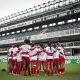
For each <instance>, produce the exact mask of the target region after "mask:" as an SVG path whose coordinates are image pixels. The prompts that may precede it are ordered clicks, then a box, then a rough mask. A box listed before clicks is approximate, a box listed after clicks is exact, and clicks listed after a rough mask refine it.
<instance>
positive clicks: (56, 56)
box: [53, 50, 60, 59]
mask: <svg viewBox="0 0 80 80" xmlns="http://www.w3.org/2000/svg"><path fill="white" fill-rule="evenodd" d="M59 55H60V53H59V51H58V50H56V52H54V54H53V59H55V58H59Z"/></svg>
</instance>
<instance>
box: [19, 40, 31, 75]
mask: <svg viewBox="0 0 80 80" xmlns="http://www.w3.org/2000/svg"><path fill="white" fill-rule="evenodd" d="M29 44H30V40H29V39H25V40H24V44H23V45H22V46H21V47H20V49H21V50H22V53H21V56H22V63H23V74H24V76H26V71H27V70H28V75H30V58H29V52H30V48H31V46H30V45H29Z"/></svg>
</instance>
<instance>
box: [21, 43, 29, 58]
mask: <svg viewBox="0 0 80 80" xmlns="http://www.w3.org/2000/svg"><path fill="white" fill-rule="evenodd" d="M20 48H21V50H22V56H25V57H29V52H30V48H31V46H30V45H27V44H25V45H22V46H21V47H20Z"/></svg>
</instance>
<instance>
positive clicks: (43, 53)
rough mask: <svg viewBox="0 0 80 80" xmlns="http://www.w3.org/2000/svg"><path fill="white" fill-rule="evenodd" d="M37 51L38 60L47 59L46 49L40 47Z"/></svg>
mask: <svg viewBox="0 0 80 80" xmlns="http://www.w3.org/2000/svg"><path fill="white" fill-rule="evenodd" d="M38 53H39V55H38V59H39V61H45V60H46V59H47V53H46V50H42V49H40V50H38Z"/></svg>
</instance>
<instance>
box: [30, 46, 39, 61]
mask: <svg viewBox="0 0 80 80" xmlns="http://www.w3.org/2000/svg"><path fill="white" fill-rule="evenodd" d="M37 52H38V49H37V48H35V47H31V48H30V52H29V57H30V61H33V60H37Z"/></svg>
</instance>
